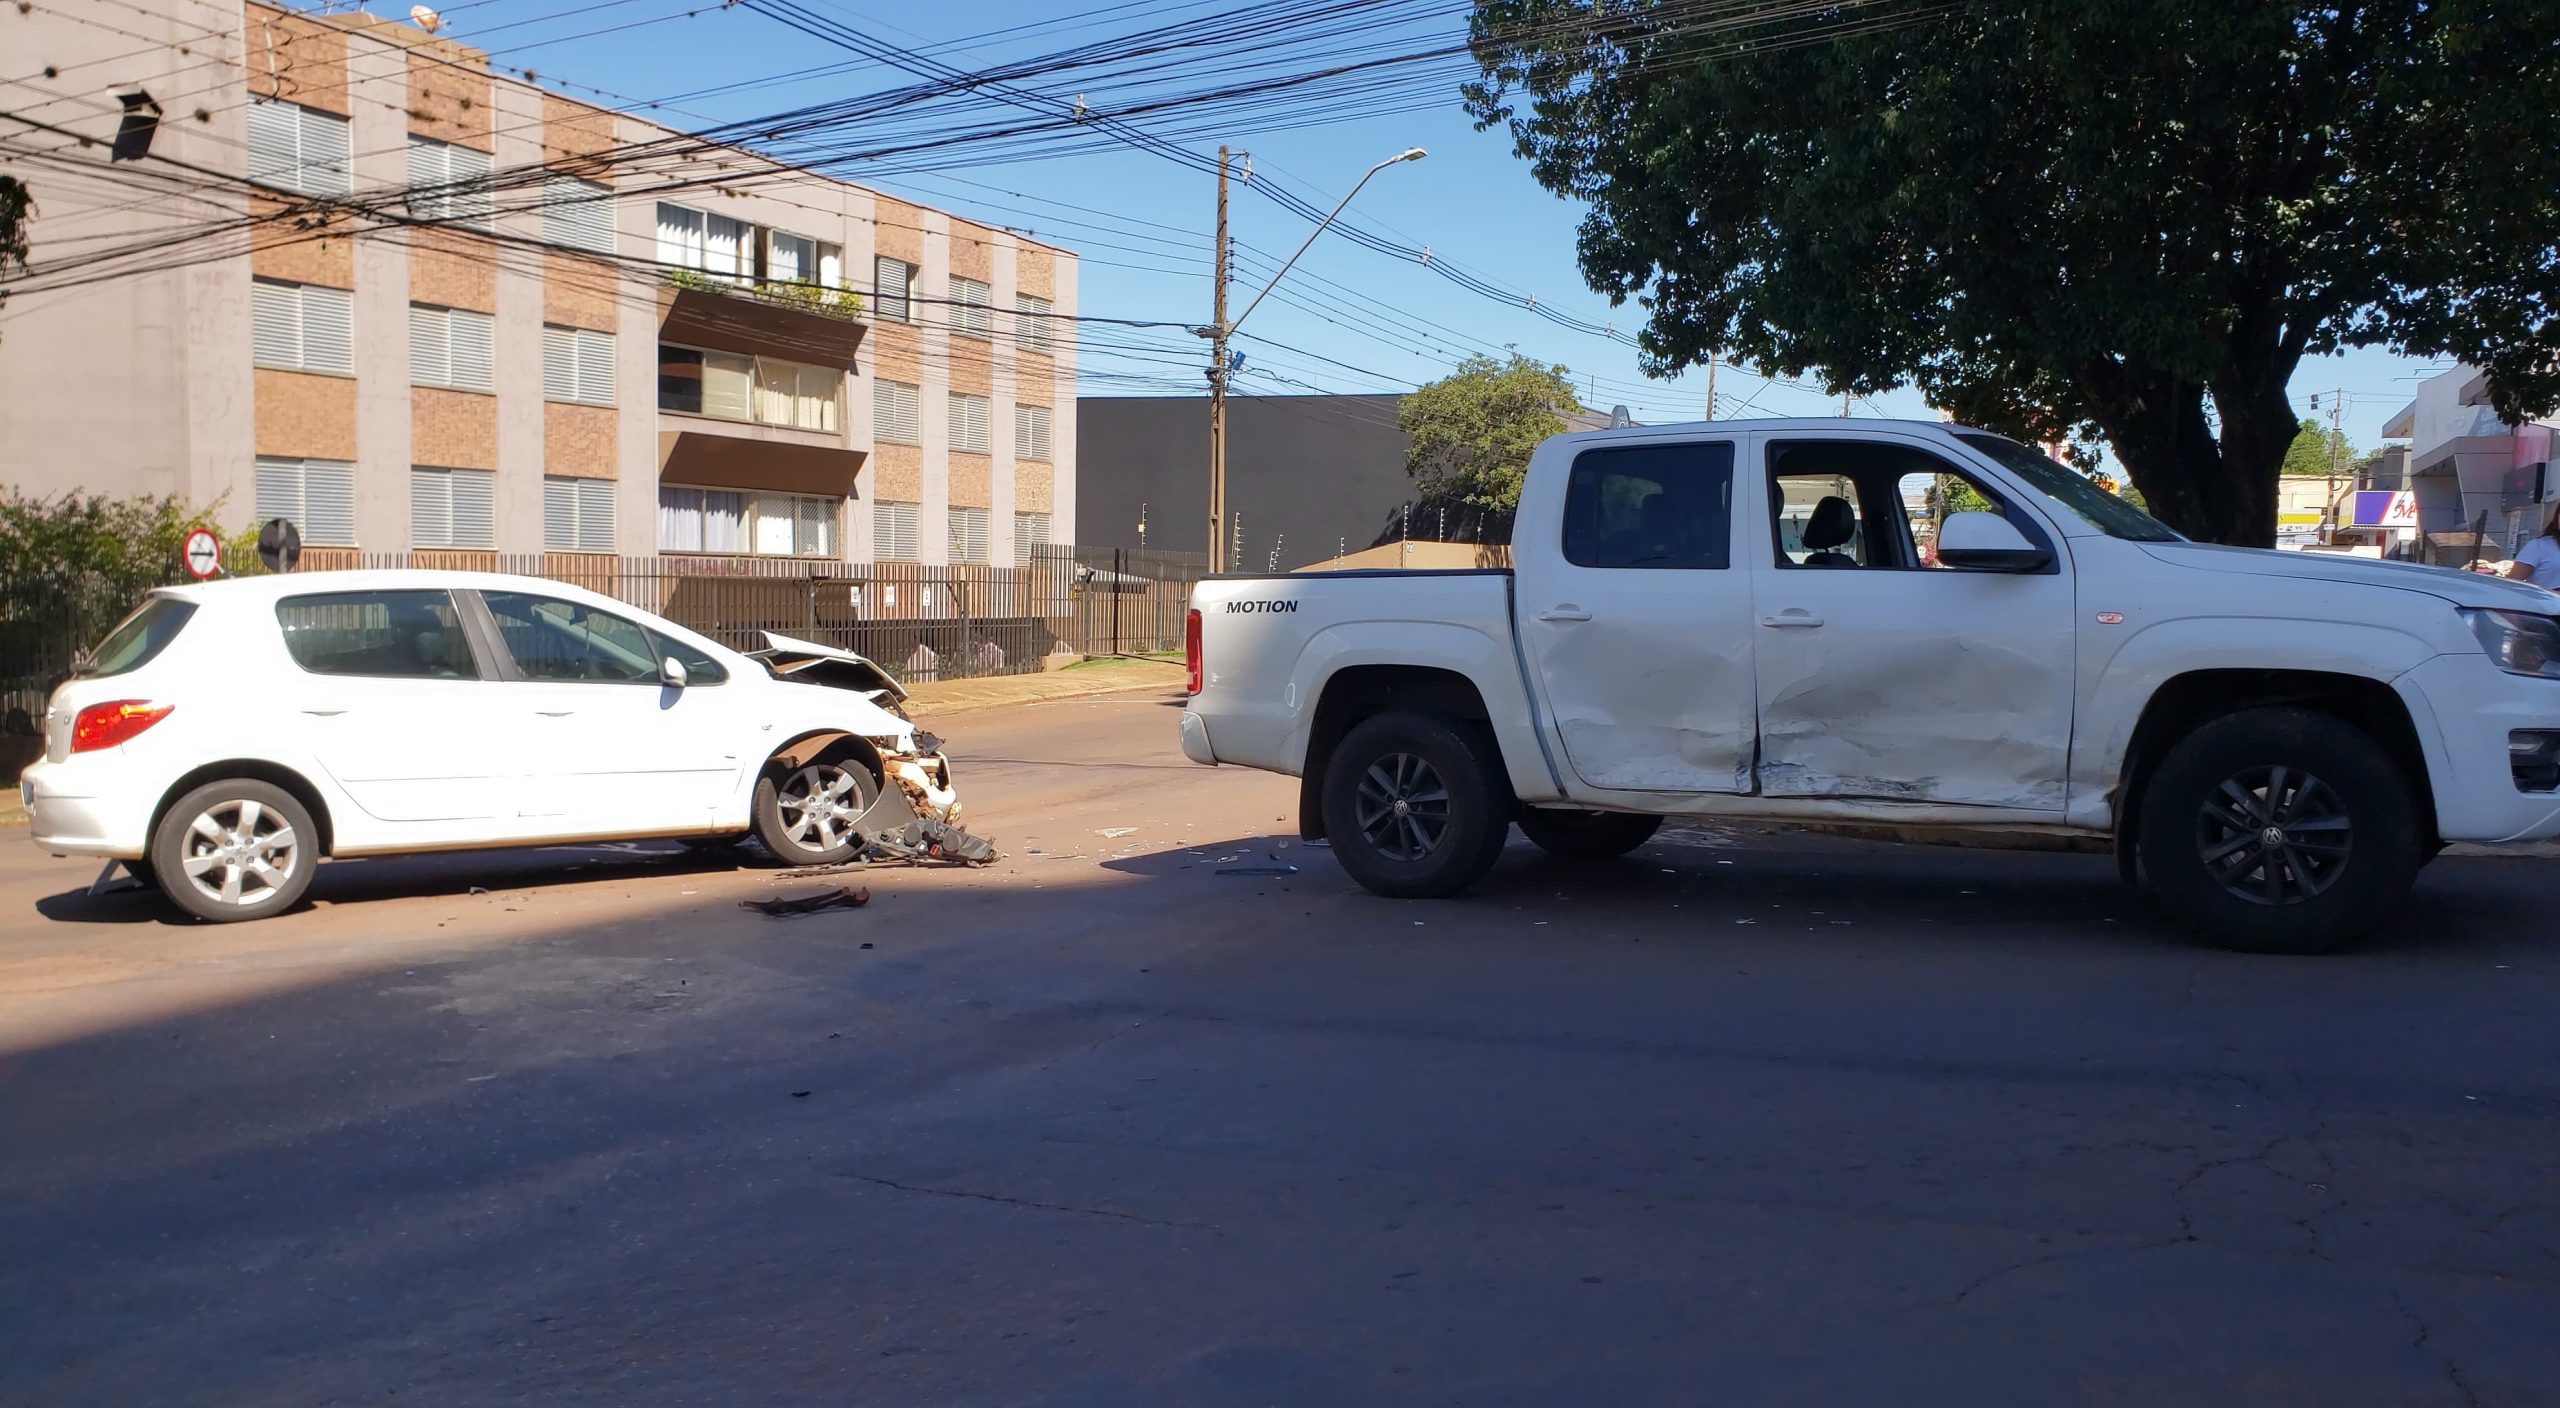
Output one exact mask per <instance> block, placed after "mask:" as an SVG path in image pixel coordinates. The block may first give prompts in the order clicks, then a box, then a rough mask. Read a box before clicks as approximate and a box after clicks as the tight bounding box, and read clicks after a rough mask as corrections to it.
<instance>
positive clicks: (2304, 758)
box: [2139, 708, 2425, 953]
mask: <svg viewBox="0 0 2560 1408" xmlns="http://www.w3.org/2000/svg"><path fill="white" fill-rule="evenodd" d="M2420 817H2421V813H2420V812H2419V807H2418V800H2417V796H2416V794H2415V792H2414V791H2413V790H2412V782H2411V779H2410V778H2409V777H2408V775H2407V774H2406V773H2405V772H2404V771H2403V770H2402V769H2401V766H2400V763H2399V761H2398V760H2397V759H2395V758H2393V757H2392V756H2391V754H2390V752H2389V751H2388V750H2386V749H2385V748H2383V746H2382V745H2381V744H2380V743H2377V742H2375V741H2374V739H2373V737H2372V736H2371V735H2369V734H2367V733H2365V732H2364V731H2363V730H2362V729H2359V728H2357V727H2356V726H2354V725H2353V724H2350V723H2347V722H2346V721H2344V720H2342V719H2337V718H2333V717H2331V716H2329V715H2326V714H2320V713H2315V712H2313V711H2311V710H2307V709H2288V708H2262V709H2249V710H2245V711H2243V712H2241V713H2237V714H2231V715H2227V716H2225V717H2223V718H2219V719H2215V720H2213V721H2212V722H2210V723H2207V724H2205V725H2203V726H2202V727H2199V728H2197V729H2196V730H2195V731H2194V732H2192V733H2190V734H2188V735H2187V736H2186V738H2184V739H2182V740H2180V742H2179V743H2178V745H2177V746H2176V747H2175V748H2172V749H2170V750H2169V753H2168V756H2166V757H2164V758H2162V759H2161V760H2160V766H2159V767H2158V768H2157V769H2155V770H2154V771H2153V772H2152V774H2151V779H2150V782H2149V785H2148V786H2146V787H2145V788H2144V789H2143V794H2142V815H2141V820H2140V823H2139V826H2140V837H2139V839H2140V844H2141V849H2142V868H2143V872H2144V873H2145V874H2146V875H2148V876H2149V877H2150V879H2151V883H2152V886H2153V888H2154V889H2155V890H2157V891H2158V893H2159V895H2160V899H2161V901H2162V902H2163V903H2165V904H2166V905H2167V906H2168V907H2169V909H2170V910H2171V911H2172V912H2173V913H2175V914H2176V915H2177V916H2178V917H2179V918H2181V919H2184V920H2185V921H2186V922H2187V923H2189V924H2191V925H2193V926H2195V927H2196V928H2197V929H2199V930H2201V931H2202V932H2203V933H2204V934H2205V936H2206V937H2207V938H2210V939H2212V940H2213V941H2215V942H2217V943H2220V944H2222V945H2224V946H2225V947H2229V948H2237V949H2246V950H2250V951H2254V952H2259V953H2327V952H2331V951H2334V950H2336V949H2340V948H2343V947H2345V946H2346V945H2347V944H2349V943H2351V942H2353V941H2354V940H2355V939H2357V938H2358V937H2360V936H2362V935H2363V934H2364V933H2365V932H2366V931H2368V930H2370V929H2372V928H2373V927H2374V926H2375V925H2377V924H2379V923H2381V922H2382V921H2383V920H2385V919H2387V918H2389V917H2390V915H2391V913H2392V911H2393V909H2394V908H2395V907H2396V906H2397V905H2398V904H2399V902H2400V901H2401V899H2402V898H2404V897H2405V896H2406V895H2407V894H2408V893H2409V887H2410V885H2411V883H2412V882H2413V881H2414V880H2415V879H2416V877H2417V873H2418V865H2419V863H2420V862H2421V860H2422V859H2423V858H2424V846H2425V841H2424V836H2423V831H2424V828H2423V826H2422V824H2421V820H2420Z"/></svg>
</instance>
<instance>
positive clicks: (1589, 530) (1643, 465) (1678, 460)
mask: <svg viewBox="0 0 2560 1408" xmlns="http://www.w3.org/2000/svg"><path fill="white" fill-rule="evenodd" d="M1732 558H1733V444H1732V442H1731V441H1716V442H1707V443H1698V444H1686V445H1607V446H1602V447H1599V448H1597V449H1590V450H1585V451H1583V452H1582V453H1581V454H1579V455H1576V456H1574V459H1573V470H1572V473H1571V476H1570V477H1569V478H1568V479H1567V480H1566V482H1565V496H1564V560H1565V561H1567V562H1569V563H1571V564H1573V565H1574V566H1576V567H1601V568H1642V569H1657V570H1671V571H1683V570H1685V571H1722V570H1724V569H1725V568H1726V567H1728V566H1730V565H1731V563H1732Z"/></svg>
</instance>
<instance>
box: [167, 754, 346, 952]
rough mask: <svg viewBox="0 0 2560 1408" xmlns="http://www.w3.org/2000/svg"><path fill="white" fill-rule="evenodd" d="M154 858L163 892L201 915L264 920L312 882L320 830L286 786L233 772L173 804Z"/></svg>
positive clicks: (299, 897)
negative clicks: (284, 787)
mask: <svg viewBox="0 0 2560 1408" xmlns="http://www.w3.org/2000/svg"><path fill="white" fill-rule="evenodd" d="M150 862H151V863H150V869H151V873H152V876H153V879H154V880H155V881H156V882H157V883H158V885H159V886H160V893H161V894H163V895H166V896H168V897H169V902H170V903H171V904H174V905H176V906H177V907H178V908H180V909H183V910H185V911H186V912H187V913H189V914H191V915H194V916H195V917H196V918H198V919H203V920H207V921H210V922H212V923H215V924H234V923H238V922H239V921H241V920H243V919H264V918H266V917H267V916H268V915H271V914H282V913H284V912H285V911H286V910H288V909H291V908H293V907H294V906H295V905H296V904H298V903H300V902H301V900H302V896H303V892H304V891H306V890H309V889H310V888H311V873H312V871H314V870H316V869H318V868H319V865H320V828H319V827H317V826H314V825H313V824H312V822H311V813H310V811H309V809H307V808H305V807H304V806H303V805H302V803H300V802H299V801H296V800H295V799H294V796H293V794H292V793H290V792H287V791H285V790H284V789H283V788H281V787H278V786H275V785H274V784H273V783H266V782H259V781H257V780H255V779H253V778H246V777H238V778H225V779H223V780H221V781H219V782H208V783H206V784H205V785H204V786H202V787H199V788H197V789H195V790H194V791H192V792H189V793H188V794H187V795H185V796H183V797H180V798H179V799H178V800H176V801H175V802H172V803H170V804H169V810H168V811H167V812H166V813H164V814H163V815H162V816H161V818H160V825H159V827H158V828H157V829H155V830H154V831H153V832H152V833H151V855H150Z"/></svg>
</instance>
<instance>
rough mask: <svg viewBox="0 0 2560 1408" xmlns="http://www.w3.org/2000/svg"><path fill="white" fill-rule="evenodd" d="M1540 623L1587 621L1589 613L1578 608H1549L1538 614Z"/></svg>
mask: <svg viewBox="0 0 2560 1408" xmlns="http://www.w3.org/2000/svg"><path fill="white" fill-rule="evenodd" d="M1538 619H1539V620H1541V621H1588V620H1590V619H1591V613H1590V612H1588V611H1585V610H1583V609H1582V608H1581V607H1579V606H1550V607H1548V608H1547V609H1546V610H1544V611H1541V612H1539V613H1538Z"/></svg>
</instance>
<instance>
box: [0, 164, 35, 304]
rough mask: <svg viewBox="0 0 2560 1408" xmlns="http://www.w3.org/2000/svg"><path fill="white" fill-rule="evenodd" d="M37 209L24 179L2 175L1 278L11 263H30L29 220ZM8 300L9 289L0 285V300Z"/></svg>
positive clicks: (17, 266)
mask: <svg viewBox="0 0 2560 1408" xmlns="http://www.w3.org/2000/svg"><path fill="white" fill-rule="evenodd" d="M35 210H36V208H35V204H34V203H33V202H32V201H30V200H29V199H28V198H27V186H26V183H25V182H23V181H21V180H19V179H18V178H17V177H15V176H0V279H5V278H7V277H8V276H9V270H10V268H11V267H12V266H14V267H16V268H19V269H24V268H26V267H27V221H28V220H29V219H30V218H32V217H33V216H34V215H35ZM8 301H9V291H8V290H7V289H5V288H0V303H6V302H8Z"/></svg>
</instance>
